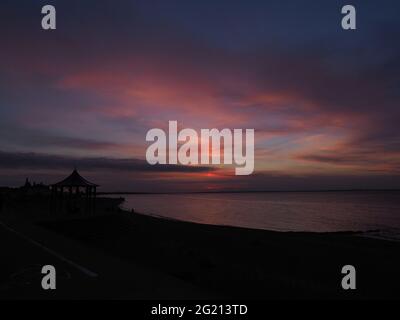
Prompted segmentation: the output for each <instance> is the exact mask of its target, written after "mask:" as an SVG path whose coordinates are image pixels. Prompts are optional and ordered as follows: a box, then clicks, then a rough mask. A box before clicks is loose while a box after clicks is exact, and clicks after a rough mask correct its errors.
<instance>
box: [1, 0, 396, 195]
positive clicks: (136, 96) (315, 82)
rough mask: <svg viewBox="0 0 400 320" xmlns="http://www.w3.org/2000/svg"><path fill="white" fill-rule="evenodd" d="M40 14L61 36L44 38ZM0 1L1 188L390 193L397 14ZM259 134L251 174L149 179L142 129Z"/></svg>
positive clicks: (310, 7) (325, 6)
mask: <svg viewBox="0 0 400 320" xmlns="http://www.w3.org/2000/svg"><path fill="white" fill-rule="evenodd" d="M46 4H52V5H54V6H55V8H56V11H57V29H56V30H51V31H45V30H43V29H42V28H41V19H42V14H41V8H42V6H43V5H46ZM346 4H349V3H348V2H347V1H346V2H345V1H336V0H329V1H328V0H326V1H320V0H319V1H317V0H315V1H309V0H307V1H297V0H296V1H295V0H290V1H289V0H279V1H268V0H262V1H255V0H229V1H227V0H213V1H209V0H202V1H197V0H196V1H195V0H192V1H188V0H185V1H184V0H167V1H166V0H143V1H133V0H130V1H128V0H120V1H110V0H108V1H106V0H95V1H94V0H85V1H79V0H68V1H67V0H63V1H55V0H53V1H51V0H47V1H40V0H37V1H28V0H12V1H10V0H2V1H1V3H0V185H4V186H5V185H9V186H18V185H21V184H23V183H24V181H25V178H26V177H30V179H31V180H35V181H37V182H44V183H54V182H57V181H59V180H61V179H63V178H64V177H65V176H66V175H68V174H69V173H70V172H71V171H72V170H73V168H74V167H75V166H76V167H77V168H78V170H79V171H80V172H81V173H82V175H84V176H85V177H86V178H87V179H89V180H92V181H93V182H95V183H98V184H100V185H101V190H103V191H142V192H151V191H160V192H182V191H222V190H235V191H236V190H238V191H241V190H242V191H250V190H320V189H321V190H326V189H358V188H363V189H384V188H400V126H399V120H400V108H399V107H400V105H399V104H400V103H399V102H400V90H399V88H400V41H398V39H399V38H400V37H399V36H400V19H398V12H399V9H400V3H399V2H398V1H389V0H383V1H377V0H368V1H365V0H364V1H351V4H352V5H354V6H355V8H356V10H357V30H347V31H345V30H343V29H342V28H341V19H342V17H343V15H342V14H341V8H342V6H344V5H346ZM169 120H177V121H178V124H179V127H180V128H193V129H195V130H200V129H201V128H209V129H212V128H218V129H223V128H231V129H233V128H242V129H247V128H249V129H255V140H256V141H255V171H254V173H253V174H252V175H249V176H235V174H234V170H233V168H232V166H227V167H225V166H202V165H198V166H183V165H175V166H171V165H157V166H150V165H148V164H147V162H146V160H145V153H146V149H147V147H148V146H149V142H146V140H145V137H146V133H147V132H148V130H150V129H152V128H165V129H166V128H167V127H168V121H169Z"/></svg>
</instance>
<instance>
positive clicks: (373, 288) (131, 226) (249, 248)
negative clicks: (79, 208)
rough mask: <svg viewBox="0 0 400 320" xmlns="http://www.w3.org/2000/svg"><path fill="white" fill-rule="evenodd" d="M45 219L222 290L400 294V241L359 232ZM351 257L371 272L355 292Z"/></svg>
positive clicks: (112, 250)
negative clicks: (344, 285)
mask: <svg viewBox="0 0 400 320" xmlns="http://www.w3.org/2000/svg"><path fill="white" fill-rule="evenodd" d="M43 226H44V227H46V228H47V229H48V230H51V231H53V232H56V233H60V234H62V235H63V236H67V237H69V238H72V239H74V240H77V241H79V242H81V243H84V244H85V245H89V246H90V247H93V248H96V249H100V250H103V251H104V252H107V253H108V254H111V255H112V256H115V257H118V258H122V259H124V260H126V261H129V262H131V263H135V264H139V265H140V266H142V267H144V268H151V269H155V270H159V271H160V272H163V273H166V274H168V275H170V276H173V277H176V278H178V279H179V280H182V281H184V282H187V283H189V284H191V285H193V286H195V287H199V288H202V289H204V290H205V291H208V292H213V293H215V295H217V296H223V297H229V298H238V299H239V298H246V299H274V298H278V299H286V298H294V299H302V298H327V299H341V298H345V299H353V298H356V299H359V298H381V297H387V296H388V297H391V298H393V297H399V294H398V290H397V288H398V287H399V284H400V283H397V284H396V280H395V281H393V279H396V277H394V275H396V274H397V272H398V270H399V268H400V261H399V259H398V252H399V249H400V244H399V243H395V242H391V241H385V240H379V239H372V238H365V237H360V236H359V233H355V232H339V233H308V232H276V231H265V230H255V229H246V228H238V227H229V226H215V225H202V224H197V223H192V222H185V221H179V220H170V219H160V218H156V217H151V216H147V215H144V214H140V213H130V212H126V211H122V212H119V213H115V214H112V215H108V216H99V217H94V218H88V219H86V220H85V221H82V220H80V221H72V220H70V221H64V222H62V223H57V222H50V223H46V224H44V225H43ZM347 264H354V265H356V266H357V267H358V269H359V270H360V271H359V272H361V278H368V279H370V280H371V282H370V286H365V285H362V286H361V289H360V290H357V292H354V293H353V295H349V293H348V292H345V291H343V290H342V289H341V288H340V281H339V279H341V277H342V275H341V268H342V267H343V266H344V265H347ZM386 278H387V279H388V281H387V283H385V279H386ZM397 278H398V277H397ZM389 279H391V280H389ZM380 280H382V281H380ZM397 282H398V281H397Z"/></svg>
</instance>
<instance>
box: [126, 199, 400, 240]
mask: <svg viewBox="0 0 400 320" xmlns="http://www.w3.org/2000/svg"><path fill="white" fill-rule="evenodd" d="M124 197H125V198H126V202H125V203H124V205H123V207H124V208H126V209H132V208H134V209H135V210H136V211H138V212H141V213H145V214H149V215H155V216H162V217H168V218H173V219H179V220H186V221H193V222H199V223H207V224H216V225H230V226H240V227H249V228H256V229H267V230H276V231H316V232H326V231H368V230H375V229H379V230H382V231H384V232H383V233H380V234H377V235H379V236H388V237H389V236H395V235H399V234H400V192H279V193H278V192H277V193H242V194H240V193H227V194H180V195H125V196H124Z"/></svg>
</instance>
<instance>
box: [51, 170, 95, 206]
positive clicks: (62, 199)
mask: <svg viewBox="0 0 400 320" xmlns="http://www.w3.org/2000/svg"><path fill="white" fill-rule="evenodd" d="M97 187H98V185H97V184H94V183H92V182H89V181H88V180H86V179H85V178H83V177H82V176H81V175H80V174H79V173H78V171H77V170H76V169H74V171H73V172H72V173H71V174H70V175H69V176H68V177H67V178H65V179H64V180H62V181H60V182H57V183H55V184H53V185H51V195H52V196H51V200H52V201H51V207H52V212H55V213H80V212H84V213H86V214H92V213H95V211H96V192H97Z"/></svg>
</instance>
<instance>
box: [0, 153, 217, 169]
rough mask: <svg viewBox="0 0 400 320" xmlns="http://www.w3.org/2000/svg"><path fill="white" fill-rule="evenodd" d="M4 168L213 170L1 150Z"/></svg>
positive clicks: (0, 165)
mask: <svg viewBox="0 0 400 320" xmlns="http://www.w3.org/2000/svg"><path fill="white" fill-rule="evenodd" d="M0 167H1V168H2V169H10V170H13V169H26V170H31V169H36V170H60V169H62V170H71V168H74V167H78V168H80V169H82V170H85V171H98V172H101V170H105V171H111V172H112V171H125V172H142V173H144V172H159V173H163V172H180V173H191V172H192V173H195V172H211V171H214V169H213V168H212V167H203V166H181V165H154V166H153V165H149V164H148V163H147V162H146V161H145V160H139V159H111V158H78V157H66V156H56V155H47V154H37V153H12V152H2V151H0Z"/></svg>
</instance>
